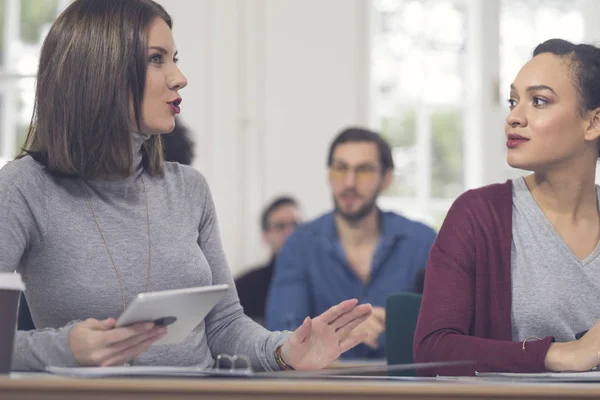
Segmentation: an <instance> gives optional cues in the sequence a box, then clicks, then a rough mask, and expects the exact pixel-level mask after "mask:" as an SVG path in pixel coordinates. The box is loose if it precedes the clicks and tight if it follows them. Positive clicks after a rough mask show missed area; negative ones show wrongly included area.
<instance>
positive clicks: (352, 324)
mask: <svg viewBox="0 0 600 400" xmlns="http://www.w3.org/2000/svg"><path fill="white" fill-rule="evenodd" d="M368 319H369V317H368V316H365V315H363V316H362V317H358V318H354V319H353V320H352V321H349V322H348V323H347V324H346V325H344V326H342V327H340V328H339V329H338V330H337V331H336V333H337V334H338V335H339V338H340V340H343V339H344V338H346V336H348V335H349V334H350V332H352V331H353V330H354V328H356V327H357V326H359V325H360V324H362V323H364V324H365V325H367V324H368V323H369V322H370V321H369V320H368ZM366 328H367V329H365V332H367V334H373V335H374V336H375V335H376V334H377V329H376V327H373V326H372V325H371V326H369V325H367V326H366ZM379 333H381V332H379ZM369 336H370V335H369Z"/></svg>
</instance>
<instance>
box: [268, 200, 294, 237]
mask: <svg viewBox="0 0 600 400" xmlns="http://www.w3.org/2000/svg"><path fill="white" fill-rule="evenodd" d="M288 205H289V206H295V207H297V206H298V202H297V201H296V199H294V198H293V197H291V196H279V197H277V198H276V199H275V200H273V201H272V202H271V203H269V204H268V205H267V206H266V207H265V209H264V210H263V212H262V214H261V216H260V225H261V228H262V231H263V232H266V231H268V230H269V218H270V217H271V214H273V212H274V211H275V210H277V209H278V208H279V207H282V206H288Z"/></svg>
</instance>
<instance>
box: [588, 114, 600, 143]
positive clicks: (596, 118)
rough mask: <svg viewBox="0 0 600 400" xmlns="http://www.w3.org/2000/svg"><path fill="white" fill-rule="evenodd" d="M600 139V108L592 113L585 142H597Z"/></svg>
mask: <svg viewBox="0 0 600 400" xmlns="http://www.w3.org/2000/svg"><path fill="white" fill-rule="evenodd" d="M598 138H600V107H598V108H596V109H595V110H592V111H590V113H589V117H588V124H587V128H586V130H585V140H589V141H596V140H598Z"/></svg>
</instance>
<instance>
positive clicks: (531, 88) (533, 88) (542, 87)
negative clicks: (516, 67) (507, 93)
mask: <svg viewBox="0 0 600 400" xmlns="http://www.w3.org/2000/svg"><path fill="white" fill-rule="evenodd" d="M510 90H517V88H516V87H515V85H513V84H512V83H511V84H510ZM538 90H549V91H551V92H552V93H554V94H555V95H556V92H555V91H554V89H552V88H551V87H550V86H547V85H533V86H529V87H528V88H527V91H528V92H537V91H538Z"/></svg>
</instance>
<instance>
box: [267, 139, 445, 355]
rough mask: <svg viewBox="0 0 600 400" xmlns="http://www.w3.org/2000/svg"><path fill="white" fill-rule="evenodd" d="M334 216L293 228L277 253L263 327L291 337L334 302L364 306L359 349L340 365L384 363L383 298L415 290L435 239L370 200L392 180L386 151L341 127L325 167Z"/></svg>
mask: <svg viewBox="0 0 600 400" xmlns="http://www.w3.org/2000/svg"><path fill="white" fill-rule="evenodd" d="M327 165H328V167H329V185H330V187H331V192H332V195H333V203H334V210H333V211H332V212H330V213H328V214H325V215H323V216H321V217H319V218H317V219H315V220H313V221H311V222H309V223H307V224H305V225H303V226H302V227H300V228H298V229H297V230H296V231H295V232H294V233H293V234H292V235H290V237H289V238H288V240H287V242H286V243H285V245H284V246H283V248H282V250H281V253H280V254H279V256H278V258H277V262H276V265H275V275H274V277H273V281H272V282H271V288H270V292H269V297H268V299H267V321H266V322H267V328H268V329H271V330H286V329H287V330H293V329H295V328H296V327H298V326H299V325H301V324H302V322H303V321H304V319H305V318H306V317H314V316H317V315H319V314H320V313H322V312H323V311H324V310H326V309H328V308H329V307H331V306H333V305H335V304H337V303H339V302H340V301H342V300H345V299H350V298H357V299H358V300H359V302H360V303H371V304H372V305H373V315H372V316H371V317H370V319H369V320H367V321H366V322H364V323H363V324H361V325H360V326H359V327H358V328H357V329H360V330H365V331H366V332H367V333H368V338H367V339H366V340H365V341H364V343H363V344H360V345H359V346H357V347H355V348H353V349H351V350H349V351H348V352H346V353H345V354H343V355H342V357H344V358H352V359H361V358H384V357H385V332H384V330H385V308H384V307H385V299H386V297H387V296H388V295H389V294H392V293H397V292H413V291H417V292H418V291H421V290H422V282H420V281H421V280H422V274H423V269H424V268H425V264H426V262H427V257H428V255H429V250H430V248H431V246H432V244H433V241H434V240H435V237H436V233H435V231H434V230H433V229H431V228H429V227H428V226H426V225H424V224H422V223H419V222H416V221H412V220H409V219H408V218H405V217H403V216H401V215H398V214H395V213H392V212H384V211H382V210H380V209H379V208H378V207H377V198H378V197H379V195H380V194H381V192H382V191H384V190H385V189H386V188H388V187H389V185H390V184H391V183H392V180H393V178H394V161H393V158H392V151H391V148H390V146H389V144H388V143H387V142H386V141H385V140H384V139H383V138H382V137H381V136H380V135H379V134H377V133H375V132H372V131H369V130H366V129H362V128H348V129H346V130H344V131H342V132H341V133H340V134H339V135H338V136H337V137H336V138H335V139H334V140H333V142H332V144H331V146H330V149H329V157H328V160H327Z"/></svg>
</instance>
